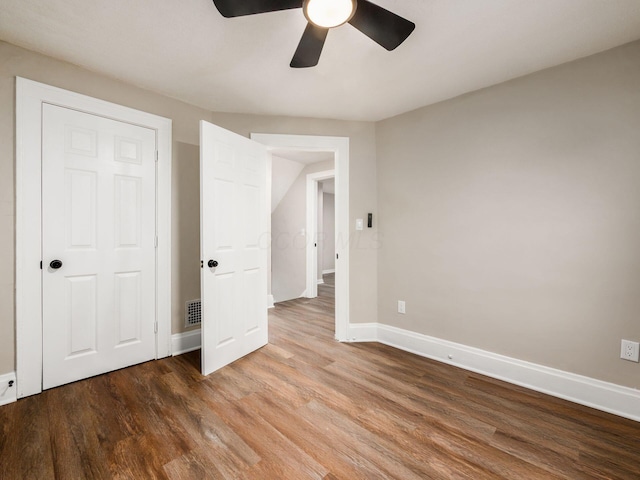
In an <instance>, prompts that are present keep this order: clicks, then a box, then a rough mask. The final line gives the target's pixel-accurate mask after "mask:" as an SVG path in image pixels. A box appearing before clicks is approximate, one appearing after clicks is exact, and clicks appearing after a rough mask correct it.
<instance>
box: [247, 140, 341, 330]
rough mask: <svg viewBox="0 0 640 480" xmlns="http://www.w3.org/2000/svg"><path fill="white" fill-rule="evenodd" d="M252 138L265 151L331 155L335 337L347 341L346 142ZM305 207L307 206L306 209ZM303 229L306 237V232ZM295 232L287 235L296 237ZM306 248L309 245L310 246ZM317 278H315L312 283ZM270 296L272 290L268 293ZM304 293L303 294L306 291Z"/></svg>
mask: <svg viewBox="0 0 640 480" xmlns="http://www.w3.org/2000/svg"><path fill="white" fill-rule="evenodd" d="M251 138H252V139H253V140H256V141H258V142H260V143H262V144H264V145H266V147H267V151H268V152H269V153H271V154H273V152H274V151H277V152H282V151H290V152H291V151H297V152H309V153H318V152H331V153H333V156H334V170H335V204H336V205H337V208H336V211H335V238H336V241H335V255H336V263H335V338H336V340H339V341H347V340H348V334H349V242H348V239H349V139H348V138H345V137H324V136H310V135H281V134H259V133H252V134H251ZM305 208H306V206H305ZM307 229H308V227H306V228H305V232H304V233H305V235H306V230H307ZM296 233H298V232H290V234H296ZM309 245H312V244H310V243H309ZM316 281H317V278H314V282H316ZM269 293H270V294H271V291H270V292H269ZM305 293H306V292H305Z"/></svg>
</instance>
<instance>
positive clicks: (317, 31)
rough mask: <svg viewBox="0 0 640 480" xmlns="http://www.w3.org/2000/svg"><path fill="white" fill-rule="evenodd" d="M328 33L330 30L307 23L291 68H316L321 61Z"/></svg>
mask: <svg viewBox="0 0 640 480" xmlns="http://www.w3.org/2000/svg"><path fill="white" fill-rule="evenodd" d="M328 32H329V29H328V28H320V27H316V26H315V25H314V24H312V23H311V22H309V23H307V28H305V29H304V33H303V34H302V38H301V39H300V43H299V44H298V48H297V49H296V53H294V54H293V59H292V60H291V64H290V66H291V67H292V68H307V67H315V66H316V65H317V64H318V60H320V54H321V53H322V47H323V46H324V41H325V39H326V38H327V33H328Z"/></svg>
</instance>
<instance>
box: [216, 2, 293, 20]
mask: <svg viewBox="0 0 640 480" xmlns="http://www.w3.org/2000/svg"><path fill="white" fill-rule="evenodd" d="M302 2H303V0H213V3H214V4H215V6H216V8H217V9H218V11H219V12H220V14H221V15H222V16H223V17H226V18H230V17H241V16H243V15H255V14H256V13H267V12H276V11H279V10H289V9H291V8H302Z"/></svg>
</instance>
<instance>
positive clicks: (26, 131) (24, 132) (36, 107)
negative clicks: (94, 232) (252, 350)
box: [15, 77, 171, 398]
mask: <svg viewBox="0 0 640 480" xmlns="http://www.w3.org/2000/svg"><path fill="white" fill-rule="evenodd" d="M43 103H48V104H52V105H57V106H60V107H64V108H70V109H73V110H78V111H80V112H84V113H89V114H92V115H98V116H101V117H106V118H110V119H112V120H117V121H121V122H126V123H131V124H133V125H138V126H141V127H146V128H150V129H152V130H155V131H156V150H157V164H158V168H157V169H156V182H157V189H156V236H157V238H158V247H157V249H156V323H157V330H158V332H157V336H156V358H162V357H166V356H169V355H170V354H171V120H170V119H167V118H163V117H159V116H157V115H152V114H149V113H145V112H141V111H139V110H134V109H132V108H128V107H123V106H121V105H116V104H114V103H110V102H105V101H103V100H98V99H96V98H92V97H88V96H86V95H81V94H79V93H75V92H71V91H68V90H63V89H60V88H56V87H52V86H49V85H45V84H43V83H38V82H34V81H32V80H27V79H24V78H20V77H16V305H15V306H16V384H17V397H18V398H22V397H26V396H28V395H33V394H36V393H40V392H41V391H42V270H41V266H40V262H41V261H42V260H43V259H42V228H41V225H42V190H41V181H42V168H41V166H42V148H41V147H42V104H43Z"/></svg>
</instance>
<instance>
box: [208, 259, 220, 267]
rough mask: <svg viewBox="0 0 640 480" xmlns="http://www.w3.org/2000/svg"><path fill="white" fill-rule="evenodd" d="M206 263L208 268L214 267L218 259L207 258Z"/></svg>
mask: <svg viewBox="0 0 640 480" xmlns="http://www.w3.org/2000/svg"><path fill="white" fill-rule="evenodd" d="M207 265H209V268H214V267H217V266H218V261H217V260H209V261H208V262H207Z"/></svg>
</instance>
